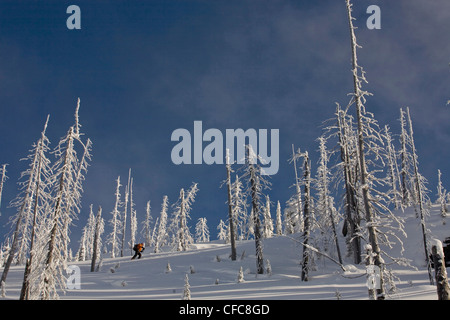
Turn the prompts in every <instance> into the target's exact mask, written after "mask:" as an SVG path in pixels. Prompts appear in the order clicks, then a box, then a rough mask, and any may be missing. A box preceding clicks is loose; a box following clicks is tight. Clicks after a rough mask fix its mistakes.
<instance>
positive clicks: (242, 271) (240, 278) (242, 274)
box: [237, 266, 245, 283]
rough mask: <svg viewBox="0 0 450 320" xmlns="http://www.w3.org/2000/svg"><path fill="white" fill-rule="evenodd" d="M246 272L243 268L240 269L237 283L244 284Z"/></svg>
mask: <svg viewBox="0 0 450 320" xmlns="http://www.w3.org/2000/svg"><path fill="white" fill-rule="evenodd" d="M244 281H245V280H244V270H243V269H242V266H241V267H240V268H239V273H238V277H237V283H242V282H244Z"/></svg>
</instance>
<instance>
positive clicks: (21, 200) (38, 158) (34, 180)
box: [1, 117, 52, 283]
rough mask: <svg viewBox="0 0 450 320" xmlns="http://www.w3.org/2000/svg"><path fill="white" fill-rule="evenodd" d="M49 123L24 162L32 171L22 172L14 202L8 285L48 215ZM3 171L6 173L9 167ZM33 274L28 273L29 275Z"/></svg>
mask: <svg viewBox="0 0 450 320" xmlns="http://www.w3.org/2000/svg"><path fill="white" fill-rule="evenodd" d="M48 120H49V117H47V121H46V123H45V126H44V130H43V131H42V132H41V137H40V139H39V140H38V141H37V142H36V143H35V144H33V147H32V149H31V150H30V154H29V155H28V156H27V158H25V159H24V160H27V161H29V165H28V169H26V170H25V171H24V172H22V174H21V179H23V181H21V182H19V185H20V186H21V187H20V193H19V194H18V196H17V197H16V198H15V199H14V200H13V201H12V202H11V207H15V208H17V213H16V214H15V215H14V216H13V218H12V220H11V222H12V223H13V226H14V227H15V228H14V230H13V233H12V236H11V239H12V240H11V244H10V250H9V253H8V258H7V259H6V262H5V265H4V268H3V273H2V278H1V281H2V282H3V283H4V282H6V277H7V275H8V271H9V268H10V266H11V264H12V262H13V260H14V259H15V258H17V261H18V262H20V261H23V260H24V259H25V257H26V255H27V253H28V252H29V250H30V249H31V248H30V244H31V243H32V242H33V241H34V235H35V231H36V228H37V227H38V226H39V225H40V224H42V221H43V220H44V219H45V216H46V210H47V207H48V203H49V201H50V189H51V184H52V169H51V164H50V160H49V159H48V158H47V156H46V153H47V152H48V150H49V144H50V141H49V140H48V138H47V137H46V135H45V132H46V129H47V125H48ZM2 171H3V174H4V173H5V166H3V170H2ZM2 179H3V178H2ZM42 230H43V229H41V230H40V231H42ZM29 271H30V270H27V272H29Z"/></svg>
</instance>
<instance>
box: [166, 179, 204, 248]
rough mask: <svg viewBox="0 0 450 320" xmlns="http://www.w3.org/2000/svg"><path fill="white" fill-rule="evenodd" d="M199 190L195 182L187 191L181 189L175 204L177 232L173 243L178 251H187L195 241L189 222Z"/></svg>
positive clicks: (175, 227) (174, 224)
mask: <svg viewBox="0 0 450 320" xmlns="http://www.w3.org/2000/svg"><path fill="white" fill-rule="evenodd" d="M197 191H198V187H197V183H193V184H192V186H191V187H190V188H189V190H188V191H187V192H186V193H185V192H184V189H181V190H180V197H179V198H178V201H177V202H176V203H175V204H174V205H173V207H174V212H173V218H172V229H173V230H174V234H175V239H174V240H175V243H174V244H173V245H174V246H173V247H174V249H175V250H176V251H186V250H187V249H188V248H189V245H190V244H191V243H193V242H194V239H193V238H192V235H191V233H190V231H189V226H188V224H187V222H188V220H189V219H190V211H191V209H192V204H193V202H194V200H195V196H196V194H197Z"/></svg>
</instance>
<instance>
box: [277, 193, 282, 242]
mask: <svg viewBox="0 0 450 320" xmlns="http://www.w3.org/2000/svg"><path fill="white" fill-rule="evenodd" d="M275 233H276V235H277V236H281V235H282V234H283V222H282V220H281V205H280V201H277V211H276V217H275Z"/></svg>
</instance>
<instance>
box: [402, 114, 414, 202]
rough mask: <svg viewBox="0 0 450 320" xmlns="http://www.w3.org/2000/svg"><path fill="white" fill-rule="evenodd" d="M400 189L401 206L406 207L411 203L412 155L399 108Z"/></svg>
mask: <svg viewBox="0 0 450 320" xmlns="http://www.w3.org/2000/svg"><path fill="white" fill-rule="evenodd" d="M400 127H401V133H400V145H401V148H400V160H401V170H400V189H401V196H402V206H403V207H408V206H410V205H411V203H412V199H411V197H412V195H411V185H410V184H411V181H412V179H411V177H412V175H413V174H412V169H411V168H412V161H413V160H412V155H411V154H410V152H409V151H408V145H410V138H409V134H408V131H407V128H406V127H407V123H406V119H405V112H404V111H403V109H402V108H400Z"/></svg>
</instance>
